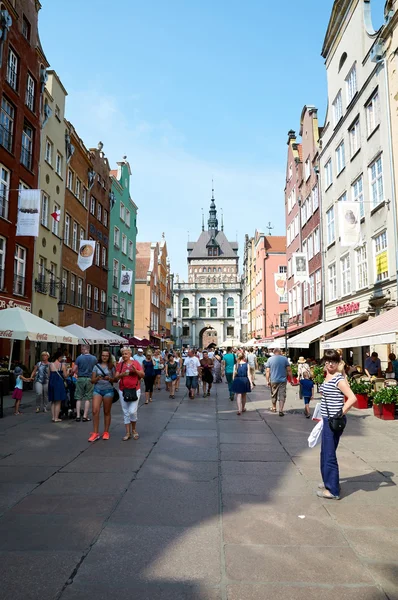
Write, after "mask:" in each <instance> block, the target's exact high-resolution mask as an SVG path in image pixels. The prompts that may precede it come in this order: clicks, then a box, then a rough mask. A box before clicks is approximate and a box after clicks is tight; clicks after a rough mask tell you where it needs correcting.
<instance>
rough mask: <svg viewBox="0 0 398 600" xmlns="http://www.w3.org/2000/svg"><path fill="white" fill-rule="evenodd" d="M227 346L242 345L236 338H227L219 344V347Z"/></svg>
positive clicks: (237, 346) (238, 346) (235, 346)
mask: <svg viewBox="0 0 398 600" xmlns="http://www.w3.org/2000/svg"><path fill="white" fill-rule="evenodd" d="M228 346H232V348H240V347H241V346H243V344H242V342H241V341H240V340H239V339H238V338H227V339H226V340H224V341H223V342H221V344H220V348H228Z"/></svg>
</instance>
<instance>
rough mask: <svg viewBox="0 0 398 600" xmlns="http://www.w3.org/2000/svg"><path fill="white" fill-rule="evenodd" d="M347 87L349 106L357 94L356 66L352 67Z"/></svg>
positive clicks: (347, 78)
mask: <svg viewBox="0 0 398 600" xmlns="http://www.w3.org/2000/svg"><path fill="white" fill-rule="evenodd" d="M345 81H346V85H347V104H349V103H350V102H351V100H352V99H353V98H354V96H355V94H356V93H357V68H356V65H354V66H353V67H352V69H351V70H350V72H349V73H348V75H347V77H346V80H345Z"/></svg>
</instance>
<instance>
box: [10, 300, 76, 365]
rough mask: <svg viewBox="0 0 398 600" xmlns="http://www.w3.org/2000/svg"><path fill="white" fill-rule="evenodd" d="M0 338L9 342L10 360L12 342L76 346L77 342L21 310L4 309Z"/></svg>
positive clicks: (65, 332) (67, 333) (62, 330)
mask: <svg viewBox="0 0 398 600" xmlns="http://www.w3.org/2000/svg"><path fill="white" fill-rule="evenodd" d="M0 338H6V339H9V340H10V341H11V350H10V360H9V363H8V368H10V367H11V358H12V349H13V346H14V340H30V341H31V342H57V343H59V344H74V345H76V344H78V343H79V340H78V338H77V336H75V335H74V334H73V333H70V332H67V331H65V330H64V329H63V328H62V327H57V325H54V324H53V323H50V322H49V321H46V320H45V319H41V318H40V317H37V316H36V315H33V314H32V313H31V312H28V311H27V310H23V309H22V308H5V309H4V310H0Z"/></svg>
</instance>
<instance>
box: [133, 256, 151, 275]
mask: <svg viewBox="0 0 398 600" xmlns="http://www.w3.org/2000/svg"><path fill="white" fill-rule="evenodd" d="M149 261H150V257H149V256H142V257H139V256H137V259H136V275H135V277H136V279H137V280H139V279H146V276H147V273H148V269H149Z"/></svg>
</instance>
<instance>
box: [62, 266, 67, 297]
mask: <svg viewBox="0 0 398 600" xmlns="http://www.w3.org/2000/svg"><path fill="white" fill-rule="evenodd" d="M67 293H68V271H65V269H62V288H61V298H62V301H63V302H66V301H67V296H66V295H67Z"/></svg>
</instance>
